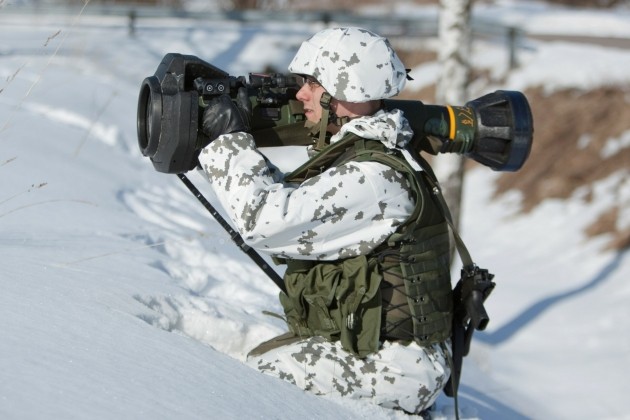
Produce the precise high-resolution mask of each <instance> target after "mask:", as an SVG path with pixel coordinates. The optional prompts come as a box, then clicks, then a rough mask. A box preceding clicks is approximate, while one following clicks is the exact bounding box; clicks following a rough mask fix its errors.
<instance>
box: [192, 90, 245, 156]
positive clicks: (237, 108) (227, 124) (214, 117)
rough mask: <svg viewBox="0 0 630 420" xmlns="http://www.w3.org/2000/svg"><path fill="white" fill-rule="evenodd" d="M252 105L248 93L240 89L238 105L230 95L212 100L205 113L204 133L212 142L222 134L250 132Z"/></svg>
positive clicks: (203, 121) (237, 99) (237, 98)
mask: <svg viewBox="0 0 630 420" xmlns="http://www.w3.org/2000/svg"><path fill="white" fill-rule="evenodd" d="M251 115H252V111H251V103H250V101H249V98H248V97H247V91H246V90H245V89H244V88H240V89H239V91H238V94H237V97H236V103H234V102H233V101H232V99H230V97H229V96H228V95H221V96H218V97H216V98H212V99H211V100H210V103H209V105H208V107H207V108H206V109H205V111H204V113H203V120H202V131H203V133H204V134H205V135H206V136H207V137H208V139H209V140H210V141H212V140H214V139H216V138H217V137H219V136H220V135H221V134H230V133H237V132H241V131H245V132H247V131H249V130H250V121H251ZM204 146H205V145H204Z"/></svg>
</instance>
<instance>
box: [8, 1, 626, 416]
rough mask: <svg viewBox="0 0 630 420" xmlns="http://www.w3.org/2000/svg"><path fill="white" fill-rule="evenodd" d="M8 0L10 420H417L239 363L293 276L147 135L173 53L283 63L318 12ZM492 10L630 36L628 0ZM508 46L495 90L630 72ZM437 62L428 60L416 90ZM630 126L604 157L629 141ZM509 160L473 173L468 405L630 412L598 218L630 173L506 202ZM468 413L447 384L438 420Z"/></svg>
mask: <svg viewBox="0 0 630 420" xmlns="http://www.w3.org/2000/svg"><path fill="white" fill-rule="evenodd" d="M10 8H11V5H10V4H8V5H7V4H3V3H0V186H1V189H0V250H1V251H0V252H1V254H2V258H1V259H0V290H1V291H2V292H1V293H0V376H1V378H2V380H1V381H0V418H3V419H5V418H6V419H61V418H63V419H75V418H76V419H112V418H116V419H149V418H150V419H174V418H182V419H184V418H185V419H195V418H200V419H202V418H203V419H209V418H210V419H230V418H239V419H242V418H245V419H248V418H261V419H293V418H305V419H354V418H357V419H359V418H383V419H404V418H407V417H408V416H405V415H403V414H401V413H397V412H392V411H389V410H385V409H381V408H379V407H376V406H372V405H369V404H365V403H358V402H353V401H347V400H343V399H341V398H339V397H338V396H335V395H330V396H327V397H315V396H311V395H309V394H306V393H304V392H302V391H301V390H299V389H296V388H295V387H293V386H291V385H288V384H285V383H283V382H281V381H279V380H275V379H273V378H270V377H267V376H265V375H261V374H259V373H257V372H256V371H254V370H252V369H251V368H249V367H247V366H245V365H244V364H243V363H242V361H243V360H244V357H245V355H246V353H247V351H248V350H249V349H250V348H252V347H253V346H255V345H256V344H257V343H258V342H260V341H262V340H264V339H266V338H269V337H271V336H274V335H276V334H278V333H281V332H283V331H284V325H283V323H282V321H280V320H278V319H277V318H275V317H273V316H269V315H265V314H263V311H270V312H275V313H280V312H281V308H280V306H279V304H278V302H277V289H276V286H275V285H274V284H273V283H272V282H271V281H269V280H268V279H267V278H266V276H265V275H264V274H263V273H262V272H261V271H260V270H259V269H258V267H257V266H255V265H254V264H253V263H251V262H250V261H249V260H248V259H247V257H245V256H244V255H243V254H242V253H241V252H240V251H239V250H238V249H237V248H236V247H235V246H234V245H233V244H232V243H231V241H230V239H229V237H228V236H227V234H226V233H225V232H224V231H223V230H222V229H221V228H220V227H219V226H218V224H217V223H216V222H215V221H214V220H213V219H212V218H211V217H210V216H209V215H208V214H207V213H206V211H205V209H204V208H203V207H202V206H201V204H199V203H198V202H197V201H196V199H195V198H194V197H193V196H192V195H191V194H190V193H189V192H188V191H187V190H186V189H185V187H184V186H183V185H182V184H181V182H180V181H179V180H178V179H177V178H176V177H175V176H172V175H165V174H161V173H158V172H156V171H155V170H153V167H152V165H151V164H150V162H149V161H148V160H147V159H146V158H144V157H142V156H141V154H140V152H139V150H138V147H137V140H136V127H135V124H136V103H137V102H136V101H137V94H138V89H139V86H140V83H141V81H142V80H143V79H144V77H146V76H149V75H151V74H153V72H154V71H155V69H156V67H157V64H158V63H159V61H160V60H161V58H162V56H163V55H164V54H165V53H168V52H180V53H185V54H195V55H198V56H199V57H201V58H203V59H205V60H207V61H208V62H211V63H212V64H214V65H215V66H217V67H219V68H222V69H224V70H226V71H228V72H229V73H230V74H234V75H242V74H247V73H248V72H249V71H258V70H261V69H262V68H263V67H264V66H266V65H268V64H272V65H274V66H276V68H279V69H283V68H286V65H287V64H288V62H289V61H290V59H291V57H292V54H293V52H294V51H295V49H296V48H297V46H298V45H299V43H300V42H301V41H302V40H303V39H304V38H306V37H307V36H308V35H310V34H312V33H313V32H315V31H317V30H318V29H320V28H321V26H319V25H316V24H312V25H304V24H284V25H276V24H256V25H242V24H237V23H233V22H220V23H217V22H212V23H205V24H204V22H201V21H194V20H187V21H182V20H169V21H163V20H151V21H144V20H141V21H139V22H138V30H137V32H136V34H135V36H133V37H132V36H129V34H128V29H127V26H126V25H127V23H126V21H125V20H124V19H119V18H115V17H88V16H83V15H80V14H78V15H76V16H53V15H48V16H28V15H21V14H17V13H9V12H10V11H9V10H8V9H10ZM423 10H424V9H423ZM404 12H405V13H408V12H407V11H406V9H405V11H404ZM482 12H483V13H486V14H487V15H488V16H489V17H491V18H492V19H497V20H499V21H504V22H506V23H510V24H513V23H515V22H517V23H518V24H521V25H526V26H527V28H528V29H529V30H530V31H532V30H535V31H538V32H539V33H560V34H575V33H576V31H577V30H578V26H579V25H578V24H577V22H578V21H576V20H575V19H576V18H575V16H576V13H579V16H588V19H587V21H588V28H585V31H586V29H588V31H587V32H588V35H597V34H602V35H606V36H609V35H611V34H615V36H620V37H630V17H629V14H628V11H627V9H619V10H614V11H612V12H610V11H609V12H602V11H599V12H597V13H593V12H588V14H585V12H581V11H576V10H575V9H563V8H557V7H554V8H550V7H547V6H545V5H544V4H542V3H533V2H516V1H503V2H499V3H498V5H495V6H494V7H491V6H489V5H484V6H483V8H481V9H479V10H478V13H482ZM598 22H600V23H601V24H598ZM505 54H506V52H505V49H504V48H503V46H502V45H498V44H495V43H492V42H487V43H477V44H476V47H475V52H474V60H475V65H476V66H478V67H481V68H486V69H488V70H491V71H493V72H495V73H496V74H497V75H499V76H501V75H503V76H504V78H503V80H505V81H506V82H505V84H504V85H502V86H477V87H476V88H477V89H478V90H480V91H482V90H484V89H485V90H490V89H494V88H497V87H500V88H506V89H525V88H527V87H529V86H544V87H545V88H546V89H548V90H549V91H553V90H555V89H560V88H566V87H579V88H585V89H590V88H594V87H597V86H601V85H603V84H607V83H623V84H625V85H626V86H627V85H628V83H629V82H630V71H628V70H630V50H624V49H619V48H604V47H597V46H593V45H581V44H575V43H571V44H570V43H567V42H553V43H542V42H536V41H531V40H527V41H526V44H525V45H524V46H523V48H522V50H521V51H520V64H521V67H520V68H518V69H517V70H515V71H512V72H508V71H507V69H506V68H505V63H506V60H505ZM584 57H593V59H588V60H585V59H584ZM436 71H438V69H437V68H436V66H435V65H426V66H420V67H418V68H417V69H414V72H413V75H414V77H415V78H416V81H417V82H416V85H413V84H411V86H410V89H419V88H421V87H422V84H423V83H424V84H427V83H431V80H433V79H434V76H435V74H436ZM550 112H553V110H550ZM628 135H629V134H628V133H626V134H624V135H623V136H621V137H620V138H616V139H611V142H610V144H611V146H610V150H609V151H608V152H606V153H611V152H614V150H618V149H619V148H622V147H630V142H629V141H628ZM280 155H281V154H280ZM496 176H497V174H495V173H493V172H492V171H490V170H488V169H485V168H477V169H475V170H473V171H471V172H470V173H469V175H468V177H467V180H466V193H465V203H464V215H463V225H464V227H463V232H462V233H463V236H464V238H465V240H466V242H467V244H468V246H469V248H470V250H471V252H472V254H473V256H474V257H475V259H476V260H477V262H478V263H479V264H480V265H481V266H483V267H487V268H489V269H490V271H492V272H494V273H495V274H496V279H495V280H496V282H497V287H496V289H495V291H494V292H493V295H492V297H491V298H490V300H489V301H488V303H487V309H488V311H489V313H490V316H491V322H490V325H489V327H488V330H487V331H486V332H483V333H477V334H476V340H475V342H474V344H473V349H472V351H471V355H470V356H469V357H468V358H467V359H466V362H465V365H464V374H463V384H462V387H461V391H460V408H461V411H462V414H463V417H465V418H469V419H472V418H482V419H521V418H537V419H550V418H554V419H555V418H557V419H560V418H562V419H593V418H597V419H624V418H625V419H628V418H630V414H628V409H627V407H625V397H626V391H627V386H626V384H627V377H628V373H630V334H629V333H628V331H630V316H628V315H629V314H630V309H628V304H627V302H628V300H629V299H630V284H628V282H627V278H628V276H629V275H630V255H629V253H628V252H621V253H617V252H612V251H605V250H604V245H605V243H606V240H607V239H608V238H607V237H600V238H596V239H588V238H587V237H586V236H585V234H584V228H585V227H586V226H587V225H588V224H589V223H591V222H592V221H594V220H595V219H596V218H597V217H598V216H599V214H600V213H601V212H603V211H605V210H606V209H608V208H610V206H611V205H612V204H618V205H620V207H621V209H622V214H624V215H627V214H628V208H630V206H629V204H630V183H629V182H628V180H627V179H628V171H627V169H626V170H625V171H623V170H620V172H617V173H616V174H613V175H612V176H611V177H610V178H608V179H606V180H603V181H601V182H599V183H598V184H597V185H596V186H595V188H594V190H593V191H592V194H593V197H592V199H590V200H587V199H586V196H587V194H588V192H587V191H585V190H584V189H581V190H578V191H577V192H576V193H575V194H574V196H573V197H572V198H571V199H570V200H566V201H559V200H546V201H545V202H543V203H542V204H541V205H540V206H539V207H537V208H536V209H535V210H534V211H532V212H531V213H528V214H521V213H519V212H518V208H519V199H520V198H519V196H518V195H517V194H516V193H510V194H507V195H505V196H503V197H502V198H500V199H493V198H492V192H493V187H492V185H493V180H494V179H495V177H496ZM190 177H191V179H192V180H193V182H195V184H196V185H197V186H198V187H199V188H201V189H202V190H203V188H204V187H205V184H204V182H203V180H202V179H201V178H200V177H199V176H198V174H196V173H194V172H193V173H190ZM204 192H205V193H206V194H207V195H208V197H209V198H210V199H212V197H211V195H210V194H208V192H207V190H205V191H204ZM624 220H625V221H624ZM628 220H630V217H625V218H624V219H622V223H624V226H620V228H622V227H624V228H627V226H628ZM453 413H454V412H453V407H452V400H450V399H448V398H446V397H440V399H439V400H438V407H437V412H436V414H435V417H436V418H453Z"/></svg>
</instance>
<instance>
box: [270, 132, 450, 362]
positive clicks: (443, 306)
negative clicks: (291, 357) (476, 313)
mask: <svg viewBox="0 0 630 420" xmlns="http://www.w3.org/2000/svg"><path fill="white" fill-rule="evenodd" d="M350 161H373V162H379V163H382V164H384V165H386V166H388V167H391V168H392V169H394V170H396V171H398V172H400V173H402V174H404V175H405V176H406V177H407V180H408V181H409V185H410V186H411V191H412V194H413V195H414V199H415V201H416V206H415V208H414V211H413V213H412V215H411V216H410V217H409V218H408V219H407V220H406V221H405V222H404V223H403V225H402V226H400V227H399V228H398V230H397V232H396V233H395V234H393V235H391V236H390V237H389V238H388V240H387V242H386V243H384V244H382V245H381V246H380V247H379V248H378V249H377V250H376V251H374V252H373V253H372V254H370V255H367V256H359V257H355V258H351V259H344V260H337V261H330V262H314V261H313V262H310V261H286V263H287V264H288V267H287V272H286V274H285V284H286V287H287V294H284V293H281V295H280V301H281V303H282V306H283V307H284V310H285V314H286V316H287V323H288V324H289V328H290V329H291V331H292V332H293V333H295V334H297V335H303V336H310V335H322V336H324V337H327V338H329V339H332V340H335V339H339V340H341V343H342V345H343V347H344V349H346V350H347V351H350V352H352V353H354V354H357V355H358V356H359V357H363V356H365V355H367V354H369V353H372V352H375V351H377V350H378V341H379V340H388V339H389V340H405V341H416V342H418V343H419V344H421V345H430V344H433V343H438V342H442V341H444V340H446V339H448V338H449V337H450V334H451V316H452V315H451V313H452V296H451V295H452V292H451V282H450V264H449V259H450V253H449V236H448V226H447V224H446V222H445V221H444V216H443V214H442V213H441V211H440V209H439V207H437V205H436V202H435V201H434V197H432V194H431V189H430V188H429V186H428V184H427V180H426V179H425V178H424V177H425V176H427V174H425V173H421V172H417V171H415V170H414V169H413V168H412V167H411V166H410V164H409V163H408V162H407V161H406V160H405V159H404V157H403V156H402V155H401V154H400V153H399V152H397V151H394V150H390V149H386V148H385V146H384V145H383V144H382V143H381V142H379V141H373V140H365V139H362V138H360V137H358V136H356V135H354V134H348V135H346V136H344V137H343V138H342V139H341V140H339V141H338V142H335V143H333V144H331V145H329V146H327V147H326V148H324V150H323V151H322V152H320V153H318V154H317V155H316V156H315V157H313V158H311V159H309V161H308V162H306V163H305V164H304V165H302V166H301V167H300V168H298V169H297V170H295V171H294V172H293V173H291V174H289V175H288V176H287V177H285V180H286V181H287V182H302V181H304V180H305V179H308V178H310V177H312V176H316V175H318V174H320V173H322V172H323V171H324V170H326V169H328V168H331V167H335V166H340V165H342V164H344V163H347V162H350ZM355 314H356V315H357V316H356V317H355Z"/></svg>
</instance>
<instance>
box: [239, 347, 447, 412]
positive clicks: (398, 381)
mask: <svg viewBox="0 0 630 420" xmlns="http://www.w3.org/2000/svg"><path fill="white" fill-rule="evenodd" d="M446 351H450V350H448V347H447V350H446ZM247 364H248V365H250V366H252V367H254V368H256V369H258V370H259V371H261V372H263V373H265V374H268V375H272V376H275V377H277V378H280V379H283V380H285V381H287V382H290V383H292V384H294V385H297V386H298V387H300V388H301V389H303V390H305V391H309V392H312V393H314V394H317V395H340V396H344V397H348V398H353V399H365V400H366V401H369V402H371V403H374V404H378V405H380V406H382V407H386V408H393V409H402V410H404V411H406V412H408V413H419V412H420V411H422V410H424V409H426V408H428V407H430V406H431V405H432V404H433V403H434V402H435V400H436V399H437V397H438V395H439V393H440V391H441V390H442V388H443V387H444V385H445V384H446V381H447V380H448V378H449V375H450V370H449V366H448V363H447V359H446V354H445V349H444V348H443V347H442V346H440V345H439V344H436V345H433V346H432V347H420V346H419V345H417V344H416V343H411V344H402V343H397V342H394V343H390V342H385V343H384V344H383V346H382V348H381V349H380V350H379V351H378V352H377V353H373V354H370V355H368V356H367V357H366V358H364V359H360V358H358V357H356V356H354V355H353V354H351V353H348V352H346V351H345V350H343V349H342V348H341V344H340V342H338V341H337V342H330V341H327V340H326V339H325V338H323V337H308V338H304V339H301V340H299V341H296V342H293V343H291V344H287V345H284V346H281V347H277V348H274V349H272V350H269V351H267V352H265V353H263V354H257V355H255V356H252V355H250V356H249V357H248V358H247Z"/></svg>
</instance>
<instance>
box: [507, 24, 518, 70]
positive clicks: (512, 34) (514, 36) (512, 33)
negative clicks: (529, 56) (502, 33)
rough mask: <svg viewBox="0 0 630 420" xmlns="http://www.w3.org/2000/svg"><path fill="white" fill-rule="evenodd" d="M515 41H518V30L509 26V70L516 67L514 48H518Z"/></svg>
mask: <svg viewBox="0 0 630 420" xmlns="http://www.w3.org/2000/svg"><path fill="white" fill-rule="evenodd" d="M517 41H518V31H517V29H516V28H515V27H513V26H510V27H509V28H508V50H509V54H510V58H509V60H510V62H509V65H510V70H514V69H515V68H516V67H518V60H517V58H516V49H517V48H518V45H517Z"/></svg>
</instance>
